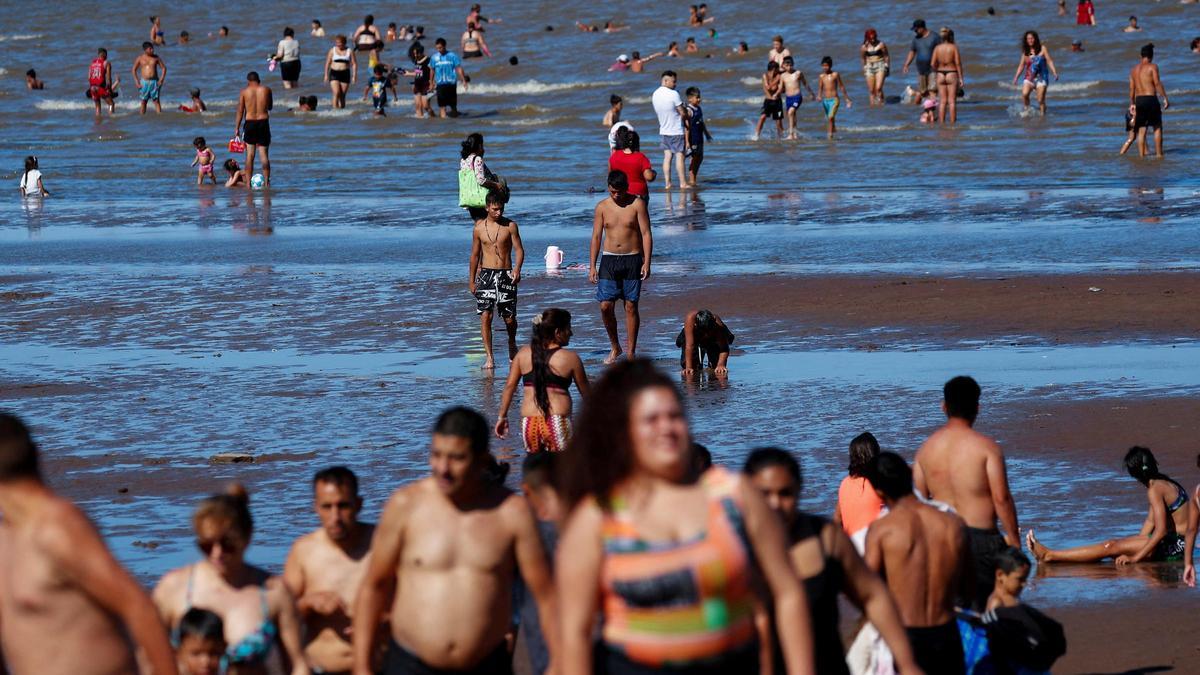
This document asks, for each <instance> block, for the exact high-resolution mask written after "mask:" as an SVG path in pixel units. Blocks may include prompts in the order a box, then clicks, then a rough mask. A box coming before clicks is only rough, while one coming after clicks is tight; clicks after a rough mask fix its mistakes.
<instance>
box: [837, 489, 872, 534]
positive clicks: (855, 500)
mask: <svg viewBox="0 0 1200 675" xmlns="http://www.w3.org/2000/svg"><path fill="white" fill-rule="evenodd" d="M838 508H839V509H840V510H841V512H842V529H843V530H845V531H846V534H854V533H855V532H858V531H859V530H861V529H863V528H864V527H867V526H868V525H870V524H871V523H873V522H875V519H876V518H879V512H880V511H882V510H883V501H882V500H881V499H879V495H877V494H875V488H873V487H871V483H870V482H869V481H868V480H867V479H866V478H862V477H859V476H846V477H845V478H843V479H842V484H841V485H840V486H839V487H838Z"/></svg>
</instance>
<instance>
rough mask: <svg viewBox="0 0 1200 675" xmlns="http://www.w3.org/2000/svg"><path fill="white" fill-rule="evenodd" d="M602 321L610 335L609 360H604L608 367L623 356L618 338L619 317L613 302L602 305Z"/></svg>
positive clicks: (606, 301) (604, 302) (609, 301)
mask: <svg viewBox="0 0 1200 675" xmlns="http://www.w3.org/2000/svg"><path fill="white" fill-rule="evenodd" d="M600 319H601V321H603V322H604V331H605V332H606V333H608V344H609V346H610V347H611V351H610V352H609V354H608V358H606V359H604V363H605V364H606V365H607V364H610V363H613V362H615V361H616V360H617V359H618V358H619V357H620V356H621V343H620V341H619V340H618V337H617V315H616V311H615V304H614V302H613V301H612V300H605V301H603V302H601V303H600Z"/></svg>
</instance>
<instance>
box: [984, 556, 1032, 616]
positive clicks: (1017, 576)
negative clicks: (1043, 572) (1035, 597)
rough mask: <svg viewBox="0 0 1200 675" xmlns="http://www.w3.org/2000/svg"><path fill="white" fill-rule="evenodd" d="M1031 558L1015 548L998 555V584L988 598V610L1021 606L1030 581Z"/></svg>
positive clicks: (993, 587)
mask: <svg viewBox="0 0 1200 675" xmlns="http://www.w3.org/2000/svg"><path fill="white" fill-rule="evenodd" d="M1029 568H1030V564H1029V558H1027V557H1026V556H1025V554H1024V553H1022V552H1021V549H1019V548H1016V547H1015V546H1009V547H1008V548H1006V549H1004V550H1003V551H1001V552H999V553H997V554H996V583H995V585H993V586H992V594H991V595H989V596H988V601H987V610H988V611H989V612H990V611H992V610H993V609H996V608H997V607H1016V606H1017V605H1020V604H1021V592H1022V591H1024V590H1025V582H1026V581H1028V580H1029Z"/></svg>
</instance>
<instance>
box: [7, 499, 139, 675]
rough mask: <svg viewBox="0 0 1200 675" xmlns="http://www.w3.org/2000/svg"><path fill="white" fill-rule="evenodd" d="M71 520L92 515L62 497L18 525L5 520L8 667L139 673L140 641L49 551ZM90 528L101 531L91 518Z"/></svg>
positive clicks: (94, 674)
mask: <svg viewBox="0 0 1200 675" xmlns="http://www.w3.org/2000/svg"><path fill="white" fill-rule="evenodd" d="M64 519H71V520H76V521H86V517H85V516H84V515H83V514H82V513H81V512H80V511H79V510H78V509H76V508H75V507H73V506H70V505H67V504H65V503H59V504H55V505H52V506H50V507H49V508H48V509H45V510H43V513H42V514H40V515H39V516H37V517H35V518H34V519H32V520H31V521H30V522H28V523H25V524H23V525H22V526H21V527H20V528H19V529H17V528H14V527H13V526H12V525H11V524H9V523H6V522H0V650H2V652H3V658H4V663H5V664H6V665H7V666H8V672H13V673H79V674H88V675H108V674H112V675H117V674H119V673H130V674H132V673H136V672H137V666H136V664H135V662H134V657H133V648H132V646H131V644H130V642H129V639H128V638H127V637H126V635H125V632H124V630H123V629H122V628H121V627H120V626H119V625H118V623H117V621H116V619H115V617H113V616H112V615H111V614H109V613H108V612H105V611H104V610H102V609H101V608H100V607H99V606H97V605H96V603H95V602H94V601H93V599H92V598H91V597H90V596H89V595H88V594H87V593H86V592H85V591H84V590H83V589H82V588H80V587H79V586H78V585H77V584H75V583H74V582H73V581H72V580H71V579H70V578H69V577H68V575H67V574H66V573H65V572H64V571H63V570H62V569H61V568H60V567H59V565H58V563H57V562H56V561H55V559H54V556H52V555H51V554H50V553H48V551H47V539H48V538H51V537H57V536H65V532H64V529H63V526H62V524H61V523H62V521H63V520H64ZM77 524H78V523H77ZM86 529H87V531H88V532H89V533H90V534H91V536H94V537H96V538H97V539H98V538H99V534H97V533H96V532H95V530H94V529H92V527H91V525H90V524H87V525H86Z"/></svg>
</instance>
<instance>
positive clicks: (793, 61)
mask: <svg viewBox="0 0 1200 675" xmlns="http://www.w3.org/2000/svg"><path fill="white" fill-rule="evenodd" d="M781 60H782V61H783V62H784V63H790V64H792V65H793V66H794V65H796V59H793V58H792V57H790V56H785V57H783V58H782V59H781ZM771 63H775V62H774V61H771Z"/></svg>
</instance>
